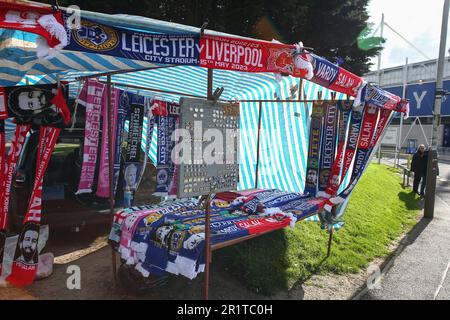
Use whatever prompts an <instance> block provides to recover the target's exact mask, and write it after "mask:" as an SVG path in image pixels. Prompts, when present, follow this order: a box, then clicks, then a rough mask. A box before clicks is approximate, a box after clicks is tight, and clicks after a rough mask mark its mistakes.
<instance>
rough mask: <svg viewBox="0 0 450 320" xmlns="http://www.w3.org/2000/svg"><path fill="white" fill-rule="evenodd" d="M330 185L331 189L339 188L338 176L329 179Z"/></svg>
mask: <svg viewBox="0 0 450 320" xmlns="http://www.w3.org/2000/svg"><path fill="white" fill-rule="evenodd" d="M331 185H332V186H333V187H338V186H339V176H338V175H337V174H335V175H334V176H333V178H331Z"/></svg>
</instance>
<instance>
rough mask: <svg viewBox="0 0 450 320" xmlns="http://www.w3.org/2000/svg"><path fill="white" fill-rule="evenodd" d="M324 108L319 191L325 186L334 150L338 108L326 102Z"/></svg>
mask: <svg viewBox="0 0 450 320" xmlns="http://www.w3.org/2000/svg"><path fill="white" fill-rule="evenodd" d="M326 108H327V109H326V113H325V118H324V125H323V133H322V141H321V151H320V166H319V191H324V190H325V188H326V187H327V184H328V180H329V177H330V171H331V166H332V164H333V161H334V155H335V151H336V131H337V120H338V109H337V107H336V104H327V105H326Z"/></svg>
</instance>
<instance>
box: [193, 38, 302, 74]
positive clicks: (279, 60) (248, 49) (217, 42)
mask: <svg viewBox="0 0 450 320" xmlns="http://www.w3.org/2000/svg"><path fill="white" fill-rule="evenodd" d="M295 50H296V46H295V45H286V44H281V43H275V42H267V41H258V40H248V39H240V38H231V37H218V36H209V35H206V36H202V37H201V38H200V66H201V67H205V68H213V69H224V70H235V71H243V72H274V73H282V74H289V75H292V76H295V77H305V75H306V74H307V73H308V70H307V69H306V68H305V69H299V68H297V67H296V66H295V58H294V54H293V53H294V52H295ZM305 62H306V60H305Z"/></svg>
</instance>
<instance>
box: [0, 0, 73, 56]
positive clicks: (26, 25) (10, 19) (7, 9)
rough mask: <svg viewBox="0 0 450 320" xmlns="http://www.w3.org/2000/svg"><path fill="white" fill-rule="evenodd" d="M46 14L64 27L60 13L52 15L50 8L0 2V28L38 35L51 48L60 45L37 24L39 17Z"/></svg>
mask: <svg viewBox="0 0 450 320" xmlns="http://www.w3.org/2000/svg"><path fill="white" fill-rule="evenodd" d="M48 14H51V15H53V16H54V17H55V19H56V20H57V21H58V22H59V23H60V24H61V25H64V22H63V18H62V13H61V12H56V13H54V12H53V9H52V8H50V7H44V6H37V5H32V4H18V3H10V2H0V28H5V29H14V30H21V31H25V32H31V33H35V34H38V35H40V36H41V37H43V38H44V39H45V40H46V41H47V43H48V45H49V47H51V48H53V47H55V46H56V45H58V44H60V41H59V40H58V39H57V38H55V37H54V36H52V35H51V34H50V33H49V32H48V31H47V30H45V29H44V28H43V27H42V26H41V25H40V24H39V23H38V19H39V18H40V17H42V16H43V15H48Z"/></svg>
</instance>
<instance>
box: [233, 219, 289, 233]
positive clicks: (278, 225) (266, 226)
mask: <svg viewBox="0 0 450 320" xmlns="http://www.w3.org/2000/svg"><path fill="white" fill-rule="evenodd" d="M290 222H291V219H290V218H288V217H286V216H284V215H274V216H271V217H266V218H255V219H247V220H243V221H238V222H236V223H235V224H236V226H237V227H239V228H241V229H247V230H248V232H249V234H257V233H261V232H265V231H270V230H276V229H282V228H285V227H287V226H289V224H290Z"/></svg>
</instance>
